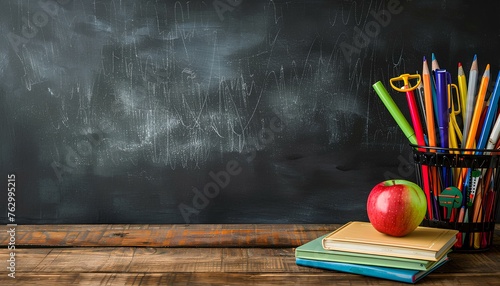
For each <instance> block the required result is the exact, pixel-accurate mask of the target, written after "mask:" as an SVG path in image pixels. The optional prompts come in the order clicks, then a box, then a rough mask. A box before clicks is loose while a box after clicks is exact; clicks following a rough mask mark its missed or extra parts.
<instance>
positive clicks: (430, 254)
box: [295, 221, 458, 283]
mask: <svg viewBox="0 0 500 286" xmlns="http://www.w3.org/2000/svg"><path fill="white" fill-rule="evenodd" d="M457 233H458V231H456V230H451V229H440V228H430V227H421V226H419V227H417V229H415V230H414V231H413V232H412V233H410V234H408V235H407V236H404V237H394V236H389V235H386V234H383V233H380V232H378V231H377V230H376V229H375V228H373V226H372V225H371V223H368V222H359V221H353V222H349V223H347V224H345V225H343V226H341V227H339V228H338V229H337V230H335V231H334V232H332V233H330V234H327V235H324V236H321V237H318V238H317V239H314V240H312V241H310V242H308V243H306V244H304V245H301V246H299V247H297V248H296V249H295V259H296V263H297V265H300V266H308V267H315V268H322V269H328V270H335V271H341V272H347V273H354V274H361V275H365V276H372V277H377V278H383V279H389V280H394V281H399V282H405V283H416V282H417V281H419V280H420V279H422V278H423V277H424V276H426V275H427V274H429V273H430V272H432V271H434V270H435V269H437V268H438V267H440V266H441V265H443V264H444V263H446V262H447V261H448V253H449V252H450V251H451V248H452V246H453V245H454V244H455V242H456V234H457Z"/></svg>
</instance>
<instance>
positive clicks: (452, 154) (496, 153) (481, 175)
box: [412, 145, 500, 251]
mask: <svg viewBox="0 0 500 286" xmlns="http://www.w3.org/2000/svg"><path fill="white" fill-rule="evenodd" d="M412 147H413V160H414V163H415V171H416V179H417V183H418V184H419V186H420V187H421V188H422V189H423V190H424V191H425V192H426V195H427V197H428V211H427V214H426V217H425V219H424V221H423V222H422V224H421V225H422V226H429V227H438V228H448V229H456V230H458V231H459V233H458V234H457V243H456V244H455V245H454V247H453V249H454V250H457V251H482V250H487V249H488V248H489V247H490V246H491V245H492V243H493V236H494V231H495V220H496V216H497V215H498V214H497V205H498V200H499V199H498V197H499V190H500V170H499V167H500V150H476V149H456V148H455V149H454V148H438V147H423V146H415V145H412Z"/></svg>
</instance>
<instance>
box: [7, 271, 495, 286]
mask: <svg viewBox="0 0 500 286" xmlns="http://www.w3.org/2000/svg"><path fill="white" fill-rule="evenodd" d="M17 279H18V280H17V284H15V285H23V286H24V285H51V286H52V285H58V286H60V285H84V286H96V285H106V286H123V285H130V286H139V285H141V286H142V285H162V286H164V285H174V286H209V285H231V286H233V285H234V286H239V285H241V286H248V285H278V286H284V285H300V286H318V285H367V286H368V285H409V284H404V283H395V282H391V281H387V280H382V279H376V278H371V277H365V276H360V275H352V274H347V273H339V272H326V271H322V272H321V273H307V274H304V273H295V274H293V273H292V274H290V273H223V274H220V273H198V272H195V273H170V272H167V273H43V274H37V273H28V274H24V275H23V276H20V277H19V278H17ZM498 281H499V277H498V274H495V275H489V274H484V275H483V274H473V275H468V274H457V275H455V276H449V274H446V273H433V274H432V275H430V276H427V277H425V278H424V279H423V280H421V281H420V282H418V284H416V285H439V286H447V285H481V286H486V285H499V282H498ZM2 282H3V283H7V282H9V281H8V280H5V279H2V278H0V283H2ZM10 282H12V281H10ZM3 285H13V284H3ZM410 285H411V284H410Z"/></svg>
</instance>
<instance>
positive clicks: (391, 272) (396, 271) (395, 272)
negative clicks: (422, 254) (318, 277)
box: [295, 256, 448, 283]
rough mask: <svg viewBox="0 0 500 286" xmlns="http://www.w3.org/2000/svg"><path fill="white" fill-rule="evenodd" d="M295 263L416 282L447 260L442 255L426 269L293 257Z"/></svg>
mask: <svg viewBox="0 0 500 286" xmlns="http://www.w3.org/2000/svg"><path fill="white" fill-rule="evenodd" d="M295 260H296V263H297V265H300V266H307V267H314V268H322V269H327V270H335V271H340V272H346V273H353V274H360V275H365V276H371V277H377V278H382V279H387V280H393V281H398V282H404V283H416V282H417V281H419V280H420V279H422V278H423V277H425V276H426V275H427V274H429V273H431V272H432V271H434V270H435V269H437V268H438V267H440V266H441V265H443V264H444V263H445V262H447V261H448V256H445V257H443V258H442V259H441V260H439V261H438V262H437V263H436V264H434V265H433V267H431V268H429V269H428V270H421V271H419V270H410V269H401V268H391V267H382V266H371V265H363V264H351V263H341V262H333V261H322V260H313V259H303V258H295Z"/></svg>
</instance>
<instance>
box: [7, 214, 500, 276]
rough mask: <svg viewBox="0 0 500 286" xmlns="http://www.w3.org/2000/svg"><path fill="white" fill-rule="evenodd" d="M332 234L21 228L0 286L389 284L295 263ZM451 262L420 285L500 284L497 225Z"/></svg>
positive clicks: (275, 229) (317, 229)
mask: <svg viewBox="0 0 500 286" xmlns="http://www.w3.org/2000/svg"><path fill="white" fill-rule="evenodd" d="M337 227H338V225H287V224H276V225H267V224H243V225H19V226H17V227H16V231H15V246H16V249H15V257H16V269H15V270H16V278H15V279H12V278H10V277H8V273H9V272H8V270H7V269H6V266H8V262H7V261H6V259H9V256H8V253H9V252H10V251H9V250H8V248H7V244H8V243H9V240H10V234H9V233H8V232H7V231H2V232H1V233H0V243H1V244H2V247H3V249H4V250H3V251H2V259H1V260H0V264H3V265H2V266H1V267H0V270H1V271H0V275H1V276H0V285H16V283H17V285H75V284H79V285H214V284H216V285H220V284H224V285H394V284H395V283H393V282H391V281H387V280H382V279H377V278H370V277H364V276H360V275H353V274H347V273H341V272H334V271H326V270H319V269H313V268H306V267H300V266H297V265H296V264H295V257H294V248H295V247H297V246H299V245H301V244H303V243H306V242H308V241H310V240H312V239H314V238H317V237H318V236H320V235H322V234H326V233H328V232H331V231H332V230H334V229H335V228H337ZM6 229H7V230H8V229H9V228H8V227H7V226H6ZM6 253H7V255H6ZM449 256H450V258H451V261H449V262H448V263H447V264H445V265H444V266H442V267H441V268H439V269H437V270H436V271H435V272H433V273H431V274H430V275H429V276H427V277H425V278H424V279H423V280H421V281H420V282H419V283H418V285H452V284H453V285H457V284H459V285H500V228H499V227H498V225H497V227H496V229H495V238H494V245H493V246H492V247H491V248H490V249H489V250H488V251H485V252H480V253H458V252H452V253H451V254H450V255H449ZM403 285H404V284H403Z"/></svg>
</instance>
